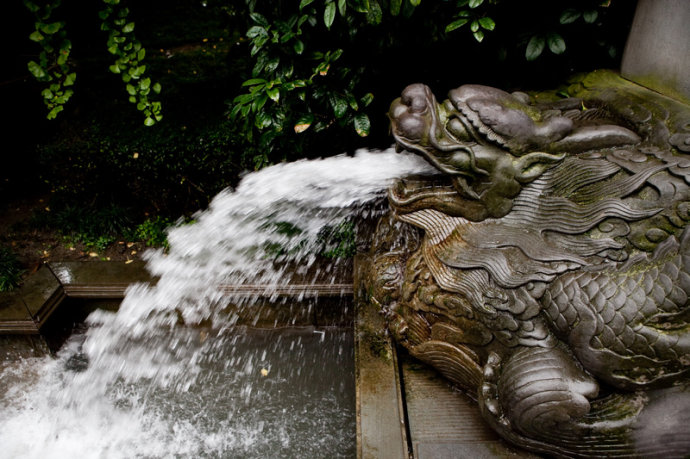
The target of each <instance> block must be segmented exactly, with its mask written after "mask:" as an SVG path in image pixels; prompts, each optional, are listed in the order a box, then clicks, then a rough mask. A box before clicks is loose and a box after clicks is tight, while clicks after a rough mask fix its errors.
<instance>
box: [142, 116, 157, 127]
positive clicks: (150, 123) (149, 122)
mask: <svg viewBox="0 0 690 459" xmlns="http://www.w3.org/2000/svg"><path fill="white" fill-rule="evenodd" d="M154 124H156V120H154V119H153V118H151V117H150V116H147V117H146V119H145V120H144V125H145V126H149V127H151V126H153V125H154Z"/></svg>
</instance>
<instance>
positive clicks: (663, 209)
mask: <svg viewBox="0 0 690 459" xmlns="http://www.w3.org/2000/svg"><path fill="white" fill-rule="evenodd" d="M602 81H604V83H605V84H602ZM578 88H579V89H578V91H579V92H576V95H577V97H570V98H565V99H560V100H559V99H550V101H549V100H547V101H544V102H541V101H539V100H536V101H535V99H534V98H533V97H532V98H531V97H530V96H528V95H527V94H525V93H519V92H518V93H512V94H509V93H507V92H504V91H502V90H499V89H495V88H491V87H486V86H479V85H465V86H461V87H459V88H457V89H455V90H452V91H450V93H449V95H448V99H447V100H445V101H443V102H442V103H440V104H439V103H437V101H436V100H435V98H434V96H433V94H432V93H431V91H430V89H429V88H428V87H426V86H424V85H421V84H415V85H411V86H409V87H407V88H406V89H405V90H404V92H403V93H402V97H400V98H399V99H397V100H396V101H394V102H393V103H392V105H391V108H390V112H389V117H390V120H391V125H392V132H393V136H394V137H395V140H396V145H397V146H398V148H401V149H405V150H408V151H412V152H415V153H417V154H420V155H422V156H423V157H424V158H426V160H427V161H429V162H430V163H431V164H432V165H433V166H435V168H436V169H438V171H439V172H440V173H439V174H437V175H432V176H420V177H406V178H404V179H401V180H399V181H398V182H397V183H396V184H395V185H394V186H393V187H392V188H391V189H390V190H389V196H388V198H389V203H390V206H391V208H392V211H391V213H390V214H389V215H387V216H385V217H383V218H382V219H381V220H380V221H379V223H378V226H377V229H376V236H375V239H374V242H373V245H372V248H371V251H370V255H369V258H370V260H371V262H370V267H369V270H370V274H369V279H370V280H369V282H370V286H369V291H370V300H371V301H372V302H373V303H374V304H376V305H377V307H380V308H381V311H382V312H383V314H384V315H385V317H386V319H387V322H388V328H389V330H390V332H391V334H392V336H393V337H394V338H395V340H396V341H397V342H398V343H399V344H400V345H402V346H403V347H405V348H406V349H407V350H408V351H409V353H410V354H411V355H412V356H414V357H416V358H418V359H420V360H422V361H424V362H426V363H428V364H430V365H432V366H434V367H435V368H437V369H438V370H439V371H440V373H442V374H443V375H444V376H445V377H447V378H448V379H450V380H451V381H452V382H453V383H454V384H455V385H457V386H459V387H460V388H462V389H463V390H465V391H466V392H467V393H468V394H470V396H472V397H473V398H476V401H477V403H478V405H479V408H480V411H481V414H482V416H483V417H484V418H485V420H486V421H487V422H488V424H489V425H490V426H491V427H492V428H493V429H495V430H496V431H497V432H498V433H499V434H500V435H501V436H502V437H503V438H504V439H506V440H508V441H510V442H512V443H514V444H517V445H519V446H521V447H524V448H526V449H528V450H531V451H535V452H539V453H544V454H547V455H551V456H556V457H662V456H663V457H667V458H668V457H688V455H690V379H689V378H688V375H689V374H690V306H689V305H688V298H689V296H690V225H688V222H689V221H690V185H689V184H690V156H688V154H689V153H690V107H688V106H687V105H684V104H683V103H681V102H678V101H675V100H672V99H669V98H666V97H664V96H662V95H659V94H656V93H652V92H651V91H648V90H646V89H644V88H642V87H639V86H636V85H634V84H632V83H628V82H626V81H625V80H623V79H621V78H620V77H618V76H616V75H615V74H613V73H610V74H603V76H602V74H598V75H594V76H593V75H590V76H588V77H586V78H585V79H584V80H582V82H581V83H580V84H579V86H578Z"/></svg>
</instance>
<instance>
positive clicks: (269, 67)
mask: <svg viewBox="0 0 690 459" xmlns="http://www.w3.org/2000/svg"><path fill="white" fill-rule="evenodd" d="M278 64H280V58H279V57H277V56H276V57H274V58H273V59H271V60H269V61H268V62H266V71H267V72H269V73H273V71H274V70H275V69H276V68H278Z"/></svg>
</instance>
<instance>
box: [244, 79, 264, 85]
mask: <svg viewBox="0 0 690 459" xmlns="http://www.w3.org/2000/svg"><path fill="white" fill-rule="evenodd" d="M261 83H263V84H266V83H268V82H267V81H266V80H264V79H263V78H252V79H249V80H247V81H245V82H244V83H242V86H254V85H255V84H261Z"/></svg>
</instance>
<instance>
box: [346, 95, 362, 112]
mask: <svg viewBox="0 0 690 459" xmlns="http://www.w3.org/2000/svg"><path fill="white" fill-rule="evenodd" d="M345 97H346V98H347V103H348V104H349V105H350V107H352V110H355V111H357V110H359V105H358V104H357V99H355V97H354V96H353V95H352V94H350V93H347V94H346V95H345Z"/></svg>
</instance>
